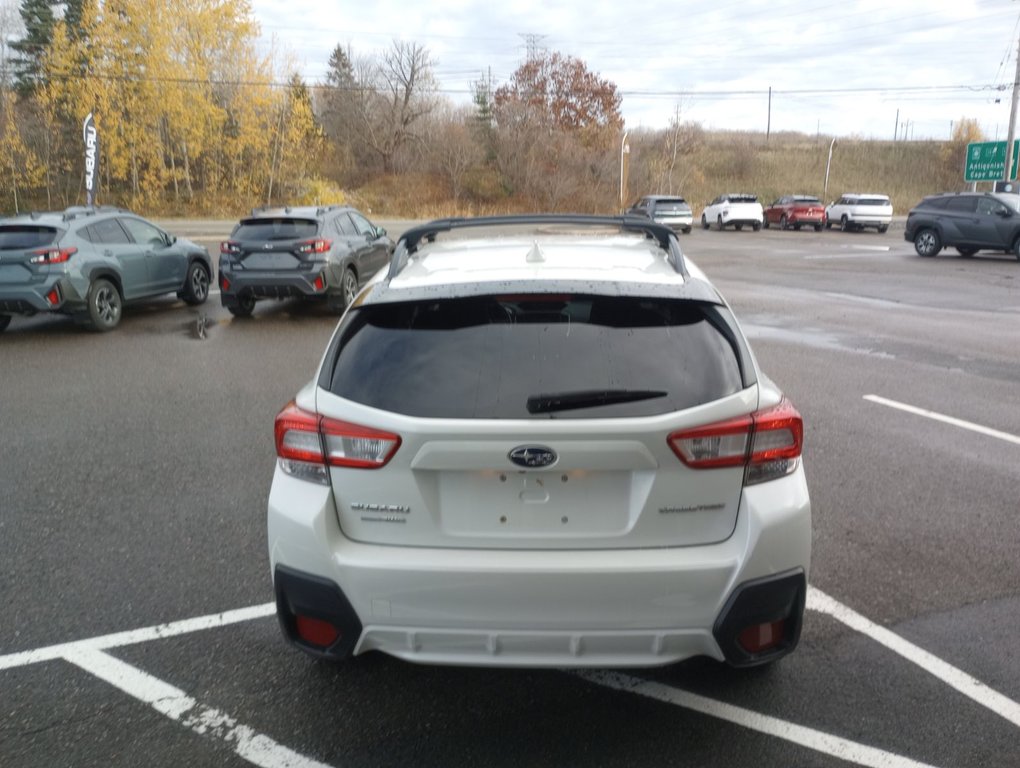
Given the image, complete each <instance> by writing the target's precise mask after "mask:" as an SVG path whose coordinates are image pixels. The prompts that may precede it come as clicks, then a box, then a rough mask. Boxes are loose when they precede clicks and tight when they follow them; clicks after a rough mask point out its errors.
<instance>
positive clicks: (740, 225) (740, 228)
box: [733, 224, 744, 232]
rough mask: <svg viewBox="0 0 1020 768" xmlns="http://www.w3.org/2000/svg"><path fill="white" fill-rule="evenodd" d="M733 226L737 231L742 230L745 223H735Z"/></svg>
mask: <svg viewBox="0 0 1020 768" xmlns="http://www.w3.org/2000/svg"><path fill="white" fill-rule="evenodd" d="M733 227H734V228H735V229H736V230H737V232H739V231H740V230H742V229H743V228H744V225H743V224H734V225H733Z"/></svg>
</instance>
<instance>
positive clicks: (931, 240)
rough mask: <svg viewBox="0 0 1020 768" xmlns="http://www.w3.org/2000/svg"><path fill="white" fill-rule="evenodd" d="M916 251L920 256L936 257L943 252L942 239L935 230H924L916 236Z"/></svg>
mask: <svg viewBox="0 0 1020 768" xmlns="http://www.w3.org/2000/svg"><path fill="white" fill-rule="evenodd" d="M914 250H915V251H917V255H918V256H925V257H927V256H934V255H935V254H936V253H938V252H939V251H941V250H942V238H941V237H939V233H938V232H936V231H935V230H934V229H922V230H921V231H920V232H918V233H917V234H916V235H914Z"/></svg>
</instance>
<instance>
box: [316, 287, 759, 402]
mask: <svg viewBox="0 0 1020 768" xmlns="http://www.w3.org/2000/svg"><path fill="white" fill-rule="evenodd" d="M724 313H726V310H725V308H723V307H719V306H716V305H711V304H702V303H699V302H692V301H685V300H680V299H671V300H662V299H643V298H634V297H613V296H585V295H563V296H560V295H556V296H552V295H550V296H543V295H536V294H529V295H525V296H481V297H471V298H462V299H450V300H444V301H416V302H405V303H399V304H374V305H373V304H369V305H365V306H363V307H361V308H359V309H356V310H354V311H353V312H352V313H351V314H350V316H349V317H348V320H347V321H346V322H345V325H344V328H343V329H342V330H341V337H340V339H339V345H338V352H337V353H336V358H335V362H334V367H333V371H332V379H331V382H330V385H329V388H330V390H331V391H332V392H333V393H334V394H337V395H339V396H341V397H344V398H347V399H349V400H354V401H355V402H359V403H363V404H365V405H368V406H371V407H373V408H380V409H383V410H387V411H395V412H397V413H403V414H407V415H410V416H422V417H435V418H468V419H471V418H493V419H535V418H546V419H548V418H594V417H598V418H625V417H633V416H648V415H655V414H662V413H670V412H673V411H678V410H683V409H686V408H691V407H693V406H695V405H700V404H702V403H706V402H711V401H713V400H717V399H719V398H722V397H725V396H727V395H730V394H733V393H734V392H738V391H740V390H741V389H742V388H743V386H744V385H743V379H742V376H741V369H740V363H739V362H738V359H739V358H738V352H737V350H736V349H735V348H734V344H735V343H736V342H735V341H733V340H732V339H731V338H730V337H728V333H727V329H728V328H729V327H730V325H729V323H728V321H727V320H726V319H725V317H724V316H723V315H724Z"/></svg>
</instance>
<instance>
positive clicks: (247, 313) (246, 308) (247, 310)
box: [227, 293, 255, 317]
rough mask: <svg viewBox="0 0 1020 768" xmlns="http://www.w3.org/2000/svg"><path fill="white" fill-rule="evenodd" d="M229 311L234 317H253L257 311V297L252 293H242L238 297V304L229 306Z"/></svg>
mask: <svg viewBox="0 0 1020 768" xmlns="http://www.w3.org/2000/svg"><path fill="white" fill-rule="evenodd" d="M227 310H228V311H229V312H230V314H232V315H233V316H234V317H251V313H252V312H254V311H255V297H254V296H252V295H251V294H250V293H242V294H241V295H240V296H238V297H237V302H236V303H234V304H227Z"/></svg>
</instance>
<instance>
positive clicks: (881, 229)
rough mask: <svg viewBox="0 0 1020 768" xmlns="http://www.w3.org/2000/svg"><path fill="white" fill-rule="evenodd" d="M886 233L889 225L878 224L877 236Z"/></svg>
mask: <svg viewBox="0 0 1020 768" xmlns="http://www.w3.org/2000/svg"><path fill="white" fill-rule="evenodd" d="M888 231H889V225H888V224H880V225H879V227H878V234H880V235H884V234H885V233H886V232H888Z"/></svg>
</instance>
